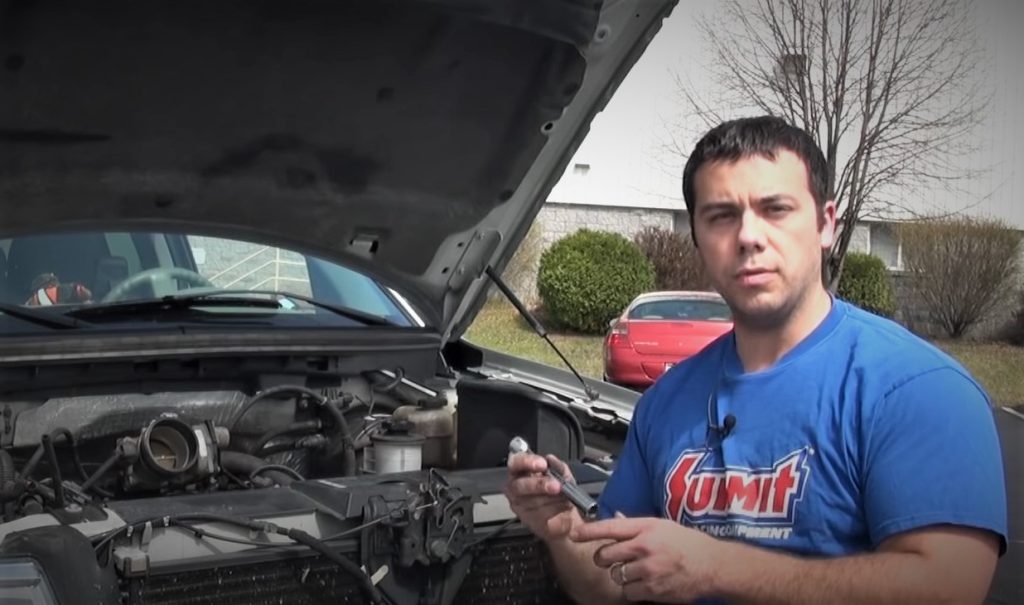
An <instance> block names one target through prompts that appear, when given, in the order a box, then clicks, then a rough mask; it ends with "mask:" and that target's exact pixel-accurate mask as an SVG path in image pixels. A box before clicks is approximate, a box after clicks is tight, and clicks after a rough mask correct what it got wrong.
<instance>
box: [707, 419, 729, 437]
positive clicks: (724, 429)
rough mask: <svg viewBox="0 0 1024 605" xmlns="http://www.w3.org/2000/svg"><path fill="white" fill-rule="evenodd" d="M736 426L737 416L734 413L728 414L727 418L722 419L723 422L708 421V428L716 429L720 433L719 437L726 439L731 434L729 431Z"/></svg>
mask: <svg viewBox="0 0 1024 605" xmlns="http://www.w3.org/2000/svg"><path fill="white" fill-rule="evenodd" d="M734 428H736V417H735V416H733V415H732V414H726V415H725V418H723V419H722V424H720V425H719V424H714V423H713V422H709V423H708V429H709V430H711V431H714V433H715V434H716V435H718V438H719V439H725V438H726V437H728V436H729V433H731V432H732V430H733V429H734Z"/></svg>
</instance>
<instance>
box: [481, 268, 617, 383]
mask: <svg viewBox="0 0 1024 605" xmlns="http://www.w3.org/2000/svg"><path fill="white" fill-rule="evenodd" d="M484 273H486V274H487V277H489V278H491V281H492V282H494V285H496V286H498V289H499V290H501V293H502V294H504V295H505V298H507V299H508V301H509V302H510V303H512V306H514V307H515V308H516V311H518V312H519V314H520V315H522V316H523V319H525V320H526V323H528V324H530V327H531V328H533V331H534V332H536V333H537V335H538V336H540V337H541V338H543V339H544V341H545V342H546V343H548V345H549V346H550V347H551V349H552V350H553V351H554V352H555V353H556V354H557V355H558V356H559V357H560V358H561V359H562V362H563V363H565V367H567V368H569V370H570V371H571V372H572V373H573V375H575V376H576V380H578V381H579V382H580V384H581V385H582V386H583V392H585V393H586V394H587V399H588V400H589V401H595V400H597V398H598V397H600V395H599V394H598V392H597V391H595V390H594V389H592V388H590V385H588V384H587V381H585V380H584V379H583V377H582V376H580V373H579V372H577V371H576V368H574V367H573V365H572V364H571V363H570V362H569V360H568V359H566V358H565V355H562V352H561V351H560V350H559V349H558V347H556V346H555V343H553V342H551V339H550V338H548V331H547V330H545V329H544V326H542V325H540V322H539V321H537V318H536V317H534V316H533V314H531V313H530V312H529V311H527V310H526V306H525V305H523V303H522V301H521V300H519V297H518V296H516V295H515V293H514V292H512V290H511V289H510V288H509V287H508V285H507V284H505V282H504V280H502V279H501V277H500V276H499V275H498V274H497V273H495V272H494V268H493V267H491V266H490V265H487V268H486V269H484Z"/></svg>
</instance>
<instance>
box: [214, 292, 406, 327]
mask: <svg viewBox="0 0 1024 605" xmlns="http://www.w3.org/2000/svg"><path fill="white" fill-rule="evenodd" d="M222 293H230V294H242V293H247V294H262V295H265V296H279V297H281V298H284V299H295V300H301V301H302V302H304V303H306V304H308V305H312V306H314V307H317V308H318V309H323V310H325V311H330V312H331V313H334V314H335V315H341V316H342V317H348V318H349V319H354V320H356V321H361V322H363V323H365V324H368V325H371V326H393V325H395V324H393V323H392V322H390V321H388V320H386V319H384V318H383V317H380V316H379V315H374V314H372V313H366V312H364V311H360V310H358V309H353V308H352V307H344V306H342V305H335V304H332V303H326V302H323V301H322V300H317V299H315V298H312V297H309V296H304V295H302V294H295V293H294V292H285V291H283V290H222V291H221V292H214V293H213V294H214V296H219V295H221V294H222Z"/></svg>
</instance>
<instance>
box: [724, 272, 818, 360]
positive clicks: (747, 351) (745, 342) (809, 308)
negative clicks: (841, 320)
mask: <svg viewBox="0 0 1024 605" xmlns="http://www.w3.org/2000/svg"><path fill="white" fill-rule="evenodd" d="M831 308H832V297H831V296H829V294H828V292H827V291H825V289H824V288H815V289H814V290H812V291H811V292H809V293H808V295H807V296H806V297H805V298H804V299H803V300H802V301H800V302H799V303H797V306H796V307H795V308H794V309H793V310H792V312H791V313H789V314H788V317H787V319H786V320H785V321H784V322H783V323H781V324H778V325H775V326H771V327H768V328H762V327H755V326H750V325H744V324H742V323H740V322H737V323H736V324H735V333H736V353H737V354H738V355H739V358H740V361H741V362H742V364H743V370H744V371H745V372H759V371H762V370H766V369H768V368H770V367H771V366H773V365H774V364H775V363H776V362H778V361H779V360H780V359H782V358H783V357H784V356H785V355H786V353H788V352H789V351H791V350H792V349H793V347H795V346H797V345H798V344H800V342H801V341H802V340H803V339H805V338H807V336H808V335H810V333H811V332H813V331H814V329H815V328H817V327H818V326H819V325H820V324H821V322H822V321H824V320H825V317H826V316H828V313H829V311H830V310H831Z"/></svg>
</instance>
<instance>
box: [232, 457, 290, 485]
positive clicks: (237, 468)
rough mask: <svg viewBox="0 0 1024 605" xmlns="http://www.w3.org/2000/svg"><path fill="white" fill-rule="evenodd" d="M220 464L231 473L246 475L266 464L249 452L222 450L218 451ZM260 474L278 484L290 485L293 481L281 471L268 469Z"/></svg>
mask: <svg viewBox="0 0 1024 605" xmlns="http://www.w3.org/2000/svg"><path fill="white" fill-rule="evenodd" d="M220 464H221V466H223V467H224V468H225V469H227V470H229V471H231V472H232V473H239V474H241V475H244V476H246V477H248V476H249V475H250V474H251V473H252V472H253V471H255V470H256V469H258V468H261V467H265V466H267V461H266V460H264V459H262V458H257V457H256V456H253V455H251V454H245V453H242V452H230V451H222V452H221V453H220ZM260 474H261V475H262V476H264V477H267V478H268V479H272V480H273V481H274V482H275V483H277V484H278V485H291V484H292V483H295V478H293V477H290V476H288V475H287V474H286V473H282V472H281V471H274V470H268V471H264V472H262V473H260Z"/></svg>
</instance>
